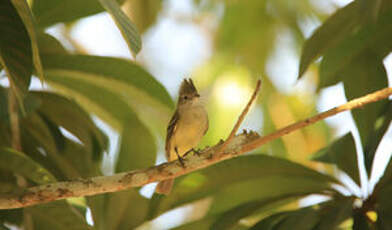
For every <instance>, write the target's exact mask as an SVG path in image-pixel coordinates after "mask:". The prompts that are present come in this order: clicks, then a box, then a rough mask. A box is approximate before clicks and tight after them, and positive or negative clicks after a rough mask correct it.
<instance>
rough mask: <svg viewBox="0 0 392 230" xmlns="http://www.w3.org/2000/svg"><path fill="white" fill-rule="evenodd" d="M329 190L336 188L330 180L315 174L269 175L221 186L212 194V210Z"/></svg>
mask: <svg viewBox="0 0 392 230" xmlns="http://www.w3.org/2000/svg"><path fill="white" fill-rule="evenodd" d="M260 175H263V174H260ZM326 190H332V189H331V187H330V184H329V183H326V181H320V180H318V179H317V178H314V177H311V176H310V177H306V178H305V177H299V176H296V175H282V174H280V175H279V174H278V175H266V176H263V178H258V179H253V180H249V179H248V180H244V181H243V182H237V183H233V184H230V185H227V186H225V187H224V188H221V189H219V191H217V192H216V193H215V194H212V197H213V199H214V200H213V202H212V205H211V208H210V210H209V213H211V214H215V213H220V212H223V211H226V210H229V209H232V208H234V207H236V206H237V205H240V204H244V203H248V202H252V201H260V200H265V201H274V200H279V199H287V198H290V197H297V198H298V197H300V196H305V195H308V194H320V193H323V192H325V191H326Z"/></svg>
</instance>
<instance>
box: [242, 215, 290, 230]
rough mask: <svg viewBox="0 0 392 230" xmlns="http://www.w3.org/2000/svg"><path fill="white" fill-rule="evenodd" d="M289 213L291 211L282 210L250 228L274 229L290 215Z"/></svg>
mask: <svg viewBox="0 0 392 230" xmlns="http://www.w3.org/2000/svg"><path fill="white" fill-rule="evenodd" d="M289 213H290V212H280V213H277V214H274V215H271V216H269V217H267V218H264V219H263V220H261V221H259V222H258V223H256V224H255V225H254V226H253V227H252V228H250V229H249V230H259V229H263V230H264V229H265V230H272V229H275V227H276V226H277V225H278V224H279V223H281V222H282V221H283V220H284V219H285V218H286V217H287V216H288V215H289Z"/></svg>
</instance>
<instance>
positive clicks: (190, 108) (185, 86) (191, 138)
mask: <svg viewBox="0 0 392 230" xmlns="http://www.w3.org/2000/svg"><path fill="white" fill-rule="evenodd" d="M207 130H208V115H207V111H206V110H205V109H204V106H203V105H202V103H201V101H200V95H199V94H198V93H197V90H196V87H195V85H194V84H193V81H192V79H190V78H189V79H184V81H183V82H182V83H181V87H180V92H179V97H178V102H177V109H176V111H175V112H174V115H173V117H172V118H171V120H170V122H169V125H168V126H167V134H166V146H165V151H166V158H167V160H168V161H173V160H176V159H179V160H180V162H181V164H183V163H182V158H181V157H182V156H184V155H185V154H186V153H188V152H190V151H192V150H194V149H193V148H195V147H196V146H197V145H198V144H199V142H200V140H201V138H202V137H203V136H204V134H205V133H206V132H207ZM173 182H174V179H169V180H164V181H161V182H159V184H158V185H157V187H156V189H155V192H156V193H160V194H166V195H167V194H169V193H170V191H171V188H172V186H173Z"/></svg>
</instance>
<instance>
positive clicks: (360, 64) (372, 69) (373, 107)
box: [342, 18, 392, 175]
mask: <svg viewBox="0 0 392 230" xmlns="http://www.w3.org/2000/svg"><path fill="white" fill-rule="evenodd" d="M391 19H392V18H391ZM391 31H392V27H391ZM391 35H392V33H391ZM342 74H343V76H344V78H343V83H344V93H345V95H346V97H347V99H348V100H352V99H354V98H357V97H360V96H364V95H366V94H368V93H371V92H374V91H376V90H380V89H383V88H385V87H388V78H387V73H386V70H385V67H384V64H383V62H382V59H379V58H378V57H377V56H374V55H372V53H367V52H366V53H364V54H363V55H361V56H358V57H357V58H355V60H354V61H353V62H352V63H351V64H350V65H349V66H347V67H345V69H344V70H343V72H342ZM386 103H387V101H386V100H382V101H378V102H375V103H371V104H370V105H367V106H365V107H364V108H362V109H357V110H353V111H351V114H352V115H353V118H354V121H355V124H356V126H357V129H358V131H359V135H360V137H361V143H362V146H363V148H364V149H365V148H366V144H367V143H366V142H367V140H368V139H369V138H370V137H371V136H370V135H371V134H372V131H373V130H374V127H375V126H376V122H377V119H378V117H379V116H380V114H381V112H382V110H383V108H384V107H385V105H386ZM364 154H365V155H364V160H365V167H366V171H367V173H368V175H370V172H371V167H372V163H373V158H374V154H373V153H372V152H364Z"/></svg>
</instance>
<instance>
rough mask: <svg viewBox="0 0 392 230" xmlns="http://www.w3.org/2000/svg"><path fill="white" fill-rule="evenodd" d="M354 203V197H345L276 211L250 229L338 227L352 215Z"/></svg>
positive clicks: (321, 229)
mask: <svg viewBox="0 0 392 230" xmlns="http://www.w3.org/2000/svg"><path fill="white" fill-rule="evenodd" d="M352 204H353V199H352V198H350V197H345V198H343V199H339V200H331V201H326V202H323V203H320V204H317V205H314V206H311V207H306V208H302V209H299V210H295V211H286V212H280V213H276V214H273V215H271V216H269V217H266V218H264V219H262V220H261V221H259V222H258V223H256V224H255V225H254V226H253V227H252V228H250V230H256V229H257V230H258V229H276V230H284V229H289V228H293V229H298V230H312V229H317V230H319V229H320V230H327V229H336V227H337V226H339V224H340V223H341V222H343V221H344V220H346V219H348V218H349V217H350V216H351V214H352Z"/></svg>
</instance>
